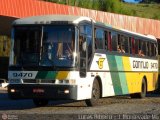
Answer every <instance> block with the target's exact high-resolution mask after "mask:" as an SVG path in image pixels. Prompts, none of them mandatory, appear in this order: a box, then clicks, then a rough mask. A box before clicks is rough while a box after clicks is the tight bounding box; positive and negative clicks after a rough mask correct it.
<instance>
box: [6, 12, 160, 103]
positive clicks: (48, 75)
mask: <svg viewBox="0 0 160 120" xmlns="http://www.w3.org/2000/svg"><path fill="white" fill-rule="evenodd" d="M157 78H158V57H157V40H156V39H155V37H154V36H151V35H142V34H139V33H135V32H130V31H128V30H125V29H119V28H115V27H112V26H111V25H107V24H104V23H100V22H96V21H95V20H93V19H91V18H89V17H83V16H71V15H43V16H33V17H29V18H22V19H18V20H15V21H14V22H13V27H12V38H11V53H10V62H9V71H8V79H9V86H8V94H9V97H10V98H11V99H32V100H33V103H34V104H35V105H36V106H45V105H47V104H48V102H49V100H84V101H85V102H86V104H87V105H88V106H95V105H97V104H98V100H99V99H100V98H102V97H109V96H116V95H130V96H131V98H144V97H145V96H146V93H147V92H149V91H154V90H155V89H156V88H157V85H158V83H157V82H158V81H157Z"/></svg>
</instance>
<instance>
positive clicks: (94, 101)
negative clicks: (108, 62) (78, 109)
mask: <svg viewBox="0 0 160 120" xmlns="http://www.w3.org/2000/svg"><path fill="white" fill-rule="evenodd" d="M100 95H101V91H100V85H99V82H98V80H97V79H95V80H94V82H93V87H92V97H91V99H87V100H85V102H86V104H87V106H96V105H98V100H99V98H100Z"/></svg>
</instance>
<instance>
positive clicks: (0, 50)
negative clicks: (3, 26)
mask: <svg viewBox="0 0 160 120" xmlns="http://www.w3.org/2000/svg"><path fill="white" fill-rule="evenodd" d="M10 46H11V45H10V38H8V37H7V36H0V57H1V56H9V52H10Z"/></svg>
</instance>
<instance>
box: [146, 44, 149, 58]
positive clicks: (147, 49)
mask: <svg viewBox="0 0 160 120" xmlns="http://www.w3.org/2000/svg"><path fill="white" fill-rule="evenodd" d="M146 55H147V56H149V42H146Z"/></svg>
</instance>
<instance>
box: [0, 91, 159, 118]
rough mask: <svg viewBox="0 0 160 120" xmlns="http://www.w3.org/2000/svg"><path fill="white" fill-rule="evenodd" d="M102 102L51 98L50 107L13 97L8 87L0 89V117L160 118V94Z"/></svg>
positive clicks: (120, 97)
mask: <svg viewBox="0 0 160 120" xmlns="http://www.w3.org/2000/svg"><path fill="white" fill-rule="evenodd" d="M99 103H100V104H99V106H96V107H87V106H86V104H85V102H84V101H78V102H77V101H69V100H68V101H50V103H49V105H47V106H46V107H35V105H34V104H33V103H32V100H10V99H9V98H8V95H7V92H6V90H0V120H1V119H2V120H9V119H10V120H13V119H14V120H15V119H19V120H21V119H22V120H24V119H26V120H32V119H34V120H35V119H36V120H39V119H41V120H48V119H52V120H66V119H69V120H76V119H77V120H86V119H88V120H97V119H98V120H103V119H106V120H108V119H110V120H112V119H115V120H123V119H124V120H125V119H126V120H138V119H140V120H151V119H154V120H159V119H160V94H148V95H147V97H146V98H144V99H131V98H130V97H129V96H117V97H110V98H103V99H101V100H99ZM6 118H7V119H6Z"/></svg>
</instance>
